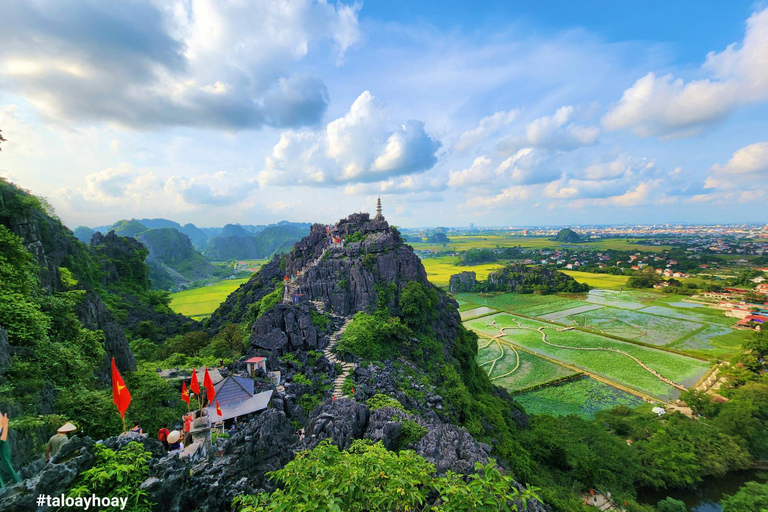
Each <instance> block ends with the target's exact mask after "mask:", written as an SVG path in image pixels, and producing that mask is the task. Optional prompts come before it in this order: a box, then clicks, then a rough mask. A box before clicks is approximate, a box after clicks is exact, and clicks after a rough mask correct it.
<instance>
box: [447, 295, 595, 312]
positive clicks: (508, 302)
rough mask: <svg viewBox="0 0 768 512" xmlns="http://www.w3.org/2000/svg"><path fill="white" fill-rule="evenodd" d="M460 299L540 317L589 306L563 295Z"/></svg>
mask: <svg viewBox="0 0 768 512" xmlns="http://www.w3.org/2000/svg"><path fill="white" fill-rule="evenodd" d="M458 297H459V298H460V299H461V300H463V301H465V302H468V303H472V304H477V305H478V306H487V307H489V308H493V309H498V310H500V311H507V312H509V313H519V314H521V315H526V316H540V315H546V314H550V313H555V312H557V311H563V310H566V309H571V308H577V307H580V306H586V305H589V304H588V303H587V302H584V301H582V300H579V299H576V298H571V297H583V295H577V296H567V297H566V296H561V295H535V294H520V293H498V294H480V293H460V294H458Z"/></svg>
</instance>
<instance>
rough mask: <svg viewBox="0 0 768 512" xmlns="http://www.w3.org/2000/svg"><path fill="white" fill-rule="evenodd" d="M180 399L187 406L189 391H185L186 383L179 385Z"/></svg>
mask: <svg viewBox="0 0 768 512" xmlns="http://www.w3.org/2000/svg"><path fill="white" fill-rule="evenodd" d="M181 399H182V400H184V401H185V402H187V405H189V390H188V389H187V383H186V382H184V383H182V385H181Z"/></svg>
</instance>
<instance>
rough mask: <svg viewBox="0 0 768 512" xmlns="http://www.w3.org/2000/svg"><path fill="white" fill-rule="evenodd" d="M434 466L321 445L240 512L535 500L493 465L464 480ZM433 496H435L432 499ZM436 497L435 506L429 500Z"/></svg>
mask: <svg viewBox="0 0 768 512" xmlns="http://www.w3.org/2000/svg"><path fill="white" fill-rule="evenodd" d="M434 469H435V468H434V466H433V465H432V464H430V463H429V462H427V461H426V460H424V458H422V457H420V456H419V455H416V454H415V453H414V452H412V451H408V450H403V451H401V452H399V453H394V452H390V451H387V450H386V449H385V448H384V447H383V446H382V445H381V443H377V444H373V445H372V444H370V443H366V442H364V441H354V442H353V443H352V446H351V448H350V449H349V450H348V451H344V452H342V451H339V449H338V448H337V447H336V446H335V445H333V444H331V443H330V442H329V441H327V440H326V441H323V442H322V443H320V444H319V445H318V446H317V447H316V448H315V449H314V450H312V451H307V452H300V453H299V454H297V456H296V458H295V459H294V460H293V461H291V462H289V463H288V464H287V465H286V466H285V467H284V468H283V469H279V470H277V471H275V472H273V473H272V474H271V476H272V478H273V479H274V480H276V481H277V482H278V483H279V484H280V485H281V488H280V489H278V490H276V491H274V492H273V493H272V494H269V495H267V494H265V493H262V494H258V495H256V496H238V497H237V498H235V501H234V506H235V509H236V510H238V511H239V512H260V511H268V510H274V511H289V510H290V511H293V510H296V511H311V510H312V511H314V510H317V511H320V510H333V511H345V512H346V511H349V512H355V511H359V512H362V511H366V512H373V511H405V510H434V511H446V512H447V511H470V510H477V509H478V505H481V506H480V508H481V509H482V510H504V511H511V510H517V505H516V504H515V503H514V502H512V500H517V499H522V501H523V502H525V501H526V500H527V499H530V498H531V497H533V496H534V492H533V490H531V489H527V490H525V491H523V492H522V493H520V492H518V491H517V489H516V488H514V487H513V486H512V478H511V477H510V476H506V475H503V474H502V473H501V472H500V471H499V470H498V469H496V468H495V466H494V464H493V463H489V464H488V465H486V466H482V465H480V464H478V465H477V470H478V473H477V474H475V475H472V476H470V477H469V478H468V481H466V480H465V479H464V478H463V477H462V476H461V475H455V474H452V473H449V474H448V475H446V476H445V477H435V476H433V473H434ZM432 493H434V494H432ZM431 494H432V495H433V496H435V495H436V496H437V499H436V501H435V503H434V504H433V505H430V503H428V501H427V500H428V499H429V498H430V495H431Z"/></svg>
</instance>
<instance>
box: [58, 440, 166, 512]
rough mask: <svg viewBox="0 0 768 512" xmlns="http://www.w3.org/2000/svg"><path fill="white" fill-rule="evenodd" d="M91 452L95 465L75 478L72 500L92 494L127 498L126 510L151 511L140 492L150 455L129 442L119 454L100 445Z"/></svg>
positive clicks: (138, 445)
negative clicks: (94, 458) (93, 454)
mask: <svg viewBox="0 0 768 512" xmlns="http://www.w3.org/2000/svg"><path fill="white" fill-rule="evenodd" d="M94 451H95V453H96V462H95V463H94V465H93V466H92V467H91V468H90V469H87V470H85V471H83V472H82V473H81V474H80V475H79V476H78V478H77V480H76V481H75V484H74V485H73V486H72V488H70V490H69V494H68V495H69V496H72V497H75V498H77V497H85V496H91V495H92V494H95V495H96V496H109V497H113V498H114V497H117V498H128V506H127V507H126V508H127V509H129V510H132V511H134V512H150V511H151V510H152V506H153V505H154V504H153V503H151V502H150V501H149V494H148V493H147V491H145V490H143V489H141V484H142V483H143V482H144V480H146V478H147V475H148V474H149V461H150V459H152V454H151V453H150V452H148V451H146V450H145V449H144V447H143V446H142V445H141V444H139V443H137V442H135V441H132V442H130V443H128V444H127V445H126V446H125V447H124V448H123V449H122V450H120V451H118V452H116V451H114V450H110V449H109V448H106V447H105V446H104V445H100V444H97V445H95V446H94ZM104 510H107V511H112V512H114V511H117V510H120V508H119V507H110V508H106V509H104Z"/></svg>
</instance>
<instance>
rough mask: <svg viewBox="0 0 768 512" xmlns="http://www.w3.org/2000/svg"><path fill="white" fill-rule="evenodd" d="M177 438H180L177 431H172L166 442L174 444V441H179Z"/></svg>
mask: <svg viewBox="0 0 768 512" xmlns="http://www.w3.org/2000/svg"><path fill="white" fill-rule="evenodd" d="M179 437H181V434H179V431H178V430H174V431H173V432H171V433H170V434H168V442H169V443H171V444H173V443H175V442H176V441H178V440H179Z"/></svg>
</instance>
